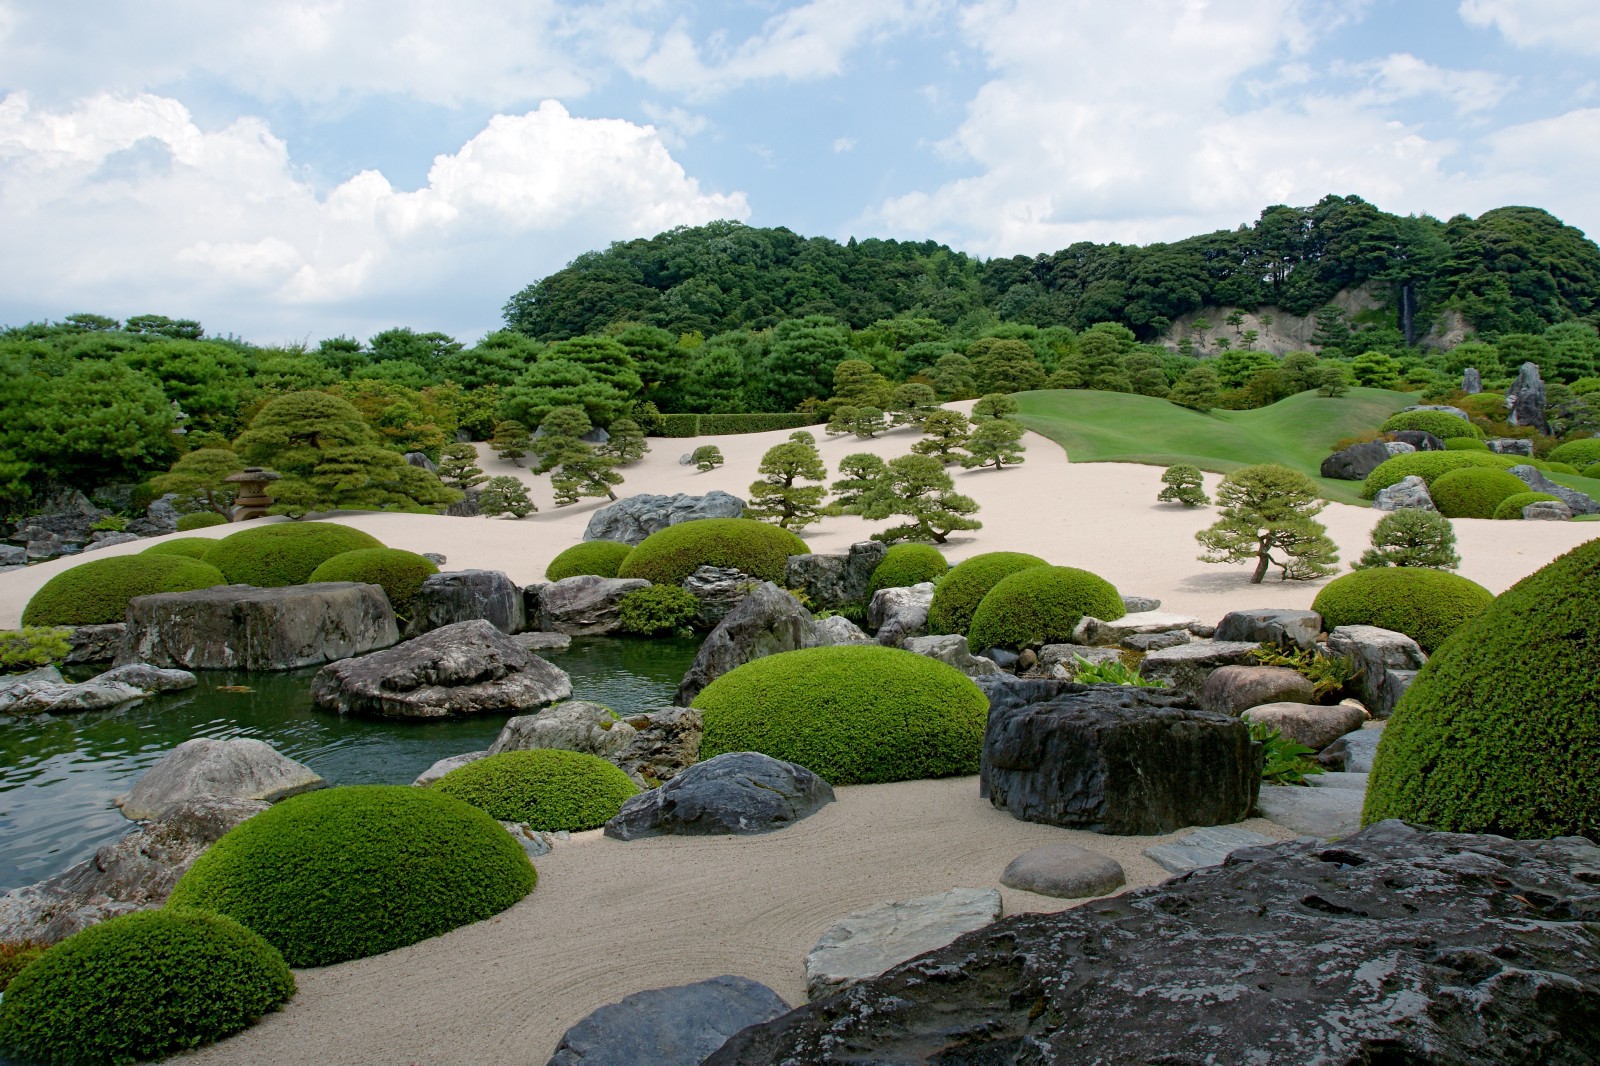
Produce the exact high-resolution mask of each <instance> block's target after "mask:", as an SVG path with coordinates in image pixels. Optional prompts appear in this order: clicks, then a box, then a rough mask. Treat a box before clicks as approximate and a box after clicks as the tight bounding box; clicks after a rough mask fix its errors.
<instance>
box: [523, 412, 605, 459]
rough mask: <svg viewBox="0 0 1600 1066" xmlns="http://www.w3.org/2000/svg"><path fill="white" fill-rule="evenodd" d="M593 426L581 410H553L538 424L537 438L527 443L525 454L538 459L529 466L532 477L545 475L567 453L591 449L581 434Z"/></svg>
mask: <svg viewBox="0 0 1600 1066" xmlns="http://www.w3.org/2000/svg"><path fill="white" fill-rule="evenodd" d="M593 428H594V426H593V424H592V423H590V421H589V416H588V415H586V414H584V412H583V408H581V407H555V408H552V409H551V410H550V413H549V414H547V415H545V416H544V421H543V422H540V423H539V432H538V435H537V436H535V437H534V438H533V440H532V441H530V442H529V444H528V451H529V452H530V453H532V454H533V456H534V457H535V458H536V459H537V460H538V462H537V463H536V464H535V465H534V466H533V467H532V469H533V471H534V473H536V474H547V473H549V472H550V471H551V470H554V469H555V468H556V467H558V466H560V465H561V464H562V463H564V462H566V460H567V453H568V452H572V451H578V450H587V451H590V452H592V451H593V450H594V449H593V448H591V447H590V446H589V444H588V443H587V442H586V441H584V439H583V435H584V434H585V433H588V432H589V431H590V430H591V429H593Z"/></svg>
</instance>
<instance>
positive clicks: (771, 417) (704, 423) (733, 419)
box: [657, 411, 822, 437]
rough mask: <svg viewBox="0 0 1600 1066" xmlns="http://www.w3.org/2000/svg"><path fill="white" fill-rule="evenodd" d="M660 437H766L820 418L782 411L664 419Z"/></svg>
mask: <svg viewBox="0 0 1600 1066" xmlns="http://www.w3.org/2000/svg"><path fill="white" fill-rule="evenodd" d="M661 417H662V418H663V419H665V422H664V423H663V425H662V427H661V430H660V432H659V433H658V434H657V436H661V437H709V436H717V435H720V434H725V433H766V432H769V431H771V430H774V429H804V428H805V427H806V426H814V425H817V424H818V423H819V422H821V421H822V419H820V418H818V417H817V416H816V415H809V414H803V413H795V412H787V411H778V412H761V413H758V414H742V415H684V414H674V415H662V416H661Z"/></svg>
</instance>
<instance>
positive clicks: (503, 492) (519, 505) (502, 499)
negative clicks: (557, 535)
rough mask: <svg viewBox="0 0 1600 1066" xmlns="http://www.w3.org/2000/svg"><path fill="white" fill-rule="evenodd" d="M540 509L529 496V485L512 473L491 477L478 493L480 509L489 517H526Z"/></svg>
mask: <svg viewBox="0 0 1600 1066" xmlns="http://www.w3.org/2000/svg"><path fill="white" fill-rule="evenodd" d="M538 509H539V508H537V507H535V506H534V505H533V501H532V500H531V499H529V498H528V486H526V485H524V484H523V483H522V480H521V479H520V478H515V477H512V476H511V475H510V474H501V475H500V476H498V477H492V478H490V479H489V480H488V483H487V484H485V485H484V486H483V491H482V492H480V493H478V510H479V511H481V512H482V513H483V514H484V515H486V516H487V517H489V518H493V517H494V516H495V515H502V514H508V515H510V516H512V517H513V518H525V517H527V516H528V515H530V514H532V513H533V512H534V511H537V510H538Z"/></svg>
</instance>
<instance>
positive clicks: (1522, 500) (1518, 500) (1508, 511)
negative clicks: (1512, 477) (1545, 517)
mask: <svg viewBox="0 0 1600 1066" xmlns="http://www.w3.org/2000/svg"><path fill="white" fill-rule="evenodd" d="M1560 501H1561V497H1559V496H1552V495H1550V494H1549V493H1548V492H1517V493H1513V494H1512V495H1510V496H1507V497H1506V498H1505V499H1503V500H1501V501H1500V502H1499V503H1498V504H1496V505H1495V509H1494V515H1493V517H1494V518H1498V519H1501V520H1502V521H1504V520H1507V519H1510V520H1515V521H1521V519H1522V509H1523V508H1524V507H1526V506H1528V505H1529V504H1530V503H1551V502H1560Z"/></svg>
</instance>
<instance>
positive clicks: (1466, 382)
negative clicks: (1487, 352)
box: [1461, 366, 1483, 396]
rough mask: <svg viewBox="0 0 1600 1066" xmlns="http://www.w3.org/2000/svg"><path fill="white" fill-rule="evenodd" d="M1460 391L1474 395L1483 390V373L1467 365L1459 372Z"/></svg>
mask: <svg viewBox="0 0 1600 1066" xmlns="http://www.w3.org/2000/svg"><path fill="white" fill-rule="evenodd" d="M1461 391H1462V392H1464V393H1466V394H1467V395H1468V396H1476V395H1477V394H1478V393H1480V392H1482V391H1483V375H1482V374H1480V373H1478V368H1477V367H1475V366H1469V367H1467V368H1466V369H1465V370H1463V371H1462V372H1461Z"/></svg>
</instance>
